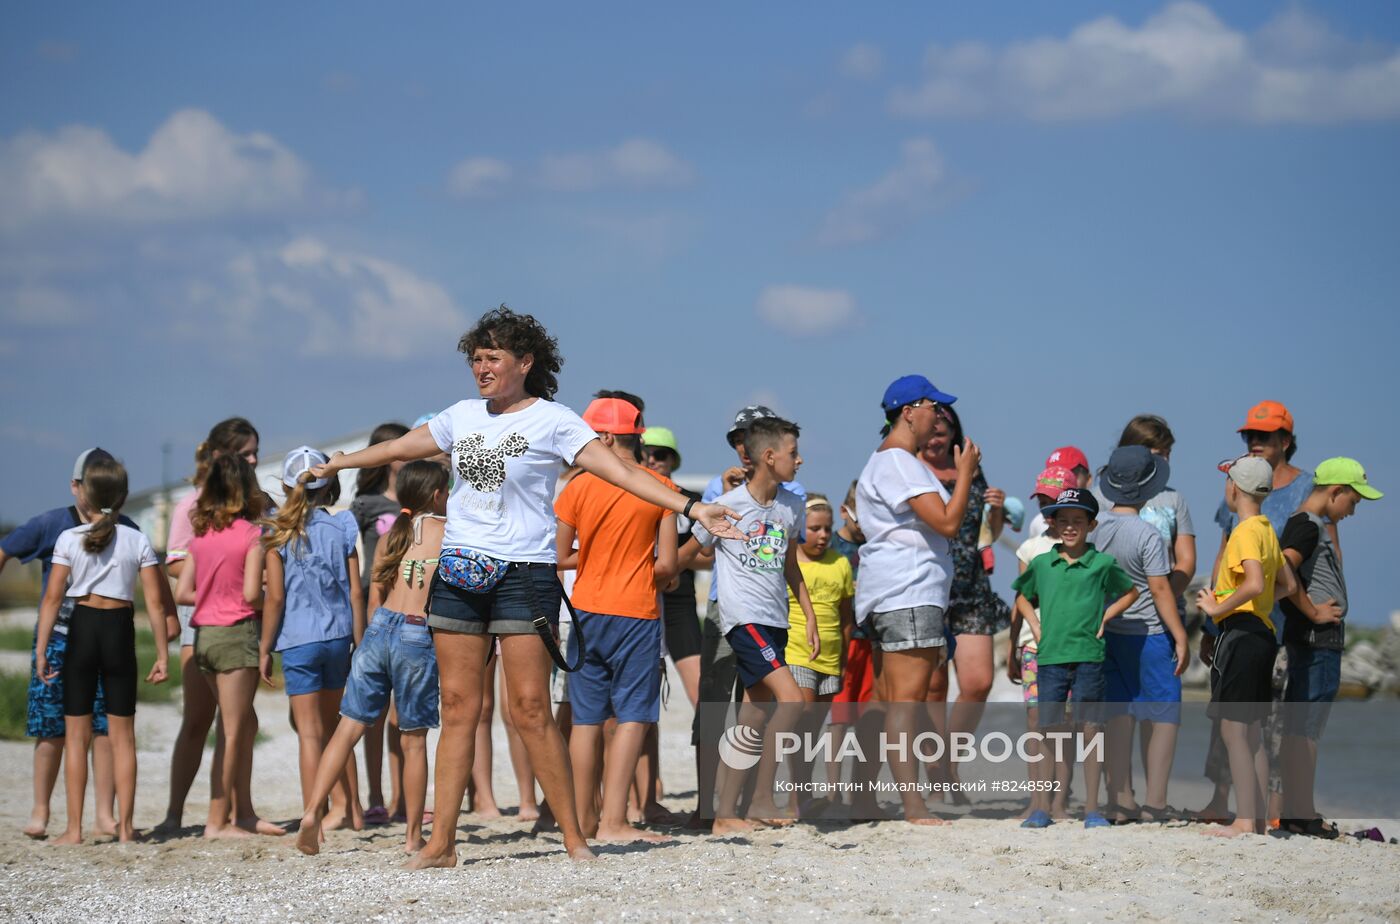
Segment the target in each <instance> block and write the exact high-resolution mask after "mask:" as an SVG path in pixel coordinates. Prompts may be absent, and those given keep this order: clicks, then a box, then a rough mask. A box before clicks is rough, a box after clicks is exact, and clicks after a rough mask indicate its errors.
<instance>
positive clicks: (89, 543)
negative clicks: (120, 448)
mask: <svg viewBox="0 0 1400 924" xmlns="http://www.w3.org/2000/svg"><path fill="white" fill-rule="evenodd" d="M82 491H83V494H84V499H85V500H86V503H87V506H88V507H90V508H91V509H92V510H93V511H95V512H96V513H97V514H98V516H97V518H96V519H95V520H93V521H92V522H91V523H84V524H83V525H82V526H75V527H73V528H72V529H69V530H66V531H64V532H63V533H62V534H61V535H60V536H59V537H58V541H57V543H55V545H54V551H53V570H52V571H51V572H50V574H49V583H48V587H47V589H46V591H45V593H44V601H43V604H42V607H41V609H40V612H39V631H38V635H37V637H36V639H35V643H34V659H35V670H36V673H37V674H38V675H39V678H40V679H41V680H43V681H44V682H45V683H52V682H53V681H54V680H56V679H58V678H59V676H60V674H59V671H58V670H57V669H56V668H52V667H50V666H49V662H48V659H47V657H46V652H47V651H48V647H49V640H50V638H51V636H52V635H53V631H54V626H55V624H56V623H57V622H58V609H59V607H60V606H61V605H62V603H63V598H64V596H65V594H66V595H67V596H70V597H72V598H73V599H74V601H75V605H74V607H73V615H72V618H71V621H70V623H69V627H68V650H67V654H66V657H65V659H64V661H63V669H62V679H63V722H64V732H65V735H64V748H65V749H66V753H65V755H64V757H65V760H64V771H65V779H64V782H65V786H66V788H67V791H68V828H67V830H66V831H65V832H64V833H63V836H62V837H60V838H58V839H57V840H56V841H55V842H54V843H57V844H81V843H82V842H83V796H84V794H85V790H86V789H87V752H88V746H89V744H90V743H91V741H92V708H93V700H94V699H95V698H96V695H97V685H98V683H101V684H102V687H103V689H104V690H105V691H106V697H107V722H108V729H109V732H108V733H109V735H110V736H111V741H112V758H113V770H114V774H115V777H116V789H117V839H118V840H120V841H122V842H127V841H131V840H133V839H134V838H135V837H136V831H135V828H134V826H133V824H132V815H133V811H134V805H135V802H136V678H137V676H138V668H137V666H136V625H135V615H136V612H135V607H134V606H133V604H132V601H133V600H134V599H135V597H136V594H135V590H136V582H137V581H138V580H139V581H140V582H141V590H142V592H143V593H144V594H145V597H146V615H147V617H148V618H149V619H150V622H151V635H152V636H154V638H155V643H156V663H155V665H154V666H152V668H151V671H150V673H149V674H147V675H146V682H147V683H163V682H165V680H166V679H167V677H168V676H169V673H168V658H169V655H168V653H167V645H166V637H165V629H166V625H165V621H166V617H167V616H171V617H173V616H174V615H175V614H174V613H166V612H164V606H163V605H162V603H161V601H162V600H163V599H164V594H163V592H162V589H161V587H162V583H163V582H164V580H165V579H164V576H163V575H162V574H161V569H160V560H159V559H157V558H156V553H155V551H154V550H153V549H152V548H151V543H150V541H149V540H148V539H147V538H146V536H145V534H144V533H142V532H141V531H140V530H137V529H132V528H131V527H130V526H127V525H125V524H122V523H118V522H117V517H118V516H119V515H120V513H121V508H122V504H124V503H126V493H127V478H126V469H125V468H124V467H123V466H122V464H121V463H120V462H118V461H117V460H115V459H101V460H97V461H94V462H92V463H91V464H90V465H88V467H87V468H86V469H85V470H84V472H83V481H82Z"/></svg>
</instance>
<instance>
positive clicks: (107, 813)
mask: <svg viewBox="0 0 1400 924" xmlns="http://www.w3.org/2000/svg"><path fill="white" fill-rule="evenodd" d="M111 728H112V726H111V723H108V725H107V729H108V732H109V733H108V734H106V735H99V734H97V733H95V732H94V733H93V736H92V794H93V796H94V797H95V798H96V800H97V801H96V804H95V805H94V806H93V809H94V812H93V814H94V815H95V816H96V822H95V824H94V825H93V830H94V831H96V832H97V833H98V834H109V835H110V834H116V833H117V819H116V817H115V816H114V815H113V814H112V807H113V804H114V803H115V802H116V797H117V788H116V779H115V776H114V770H113V751H112V739H111V734H110V732H111Z"/></svg>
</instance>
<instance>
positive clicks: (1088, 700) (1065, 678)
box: [1036, 661, 1105, 728]
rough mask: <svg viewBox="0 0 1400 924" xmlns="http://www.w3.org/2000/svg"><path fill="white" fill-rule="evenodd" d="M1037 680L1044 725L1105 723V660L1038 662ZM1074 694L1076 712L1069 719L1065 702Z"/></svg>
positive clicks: (1047, 726) (1042, 725)
mask: <svg viewBox="0 0 1400 924" xmlns="http://www.w3.org/2000/svg"><path fill="white" fill-rule="evenodd" d="M1036 672H1037V674H1038V676H1037V678H1036V680H1037V683H1038V685H1039V687H1040V689H1039V690H1038V691H1037V692H1038V693H1039V698H1040V703H1039V708H1040V727H1041V728H1049V727H1051V726H1054V725H1064V724H1066V722H1071V723H1074V724H1080V723H1087V724H1090V725H1098V724H1099V723H1101V722H1103V695H1104V686H1105V681H1104V670H1103V662H1101V661H1077V662H1074V663H1072V664H1044V663H1038V664H1037V665H1036ZM1071 697H1073V699H1074V714H1073V715H1072V716H1071V717H1070V718H1069V719H1066V718H1065V701H1066V700H1068V699H1070V698H1071Z"/></svg>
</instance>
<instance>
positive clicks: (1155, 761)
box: [1139, 720, 1181, 809]
mask: <svg viewBox="0 0 1400 924" xmlns="http://www.w3.org/2000/svg"><path fill="white" fill-rule="evenodd" d="M1139 727H1140V728H1141V729H1142V732H1141V734H1142V740H1143V751H1144V752H1145V756H1144V757H1143V769H1144V771H1145V772H1146V774H1147V800H1146V802H1144V803H1143V804H1144V805H1146V806H1148V807H1149V808H1155V809H1162V808H1166V806H1167V782H1168V781H1169V780H1170V779H1171V775H1172V764H1173V763H1174V762H1175V761H1176V733H1177V731H1178V729H1180V727H1181V726H1179V725H1177V724H1176V723H1175V722H1152V721H1147V720H1144V721H1143V722H1141V723H1139Z"/></svg>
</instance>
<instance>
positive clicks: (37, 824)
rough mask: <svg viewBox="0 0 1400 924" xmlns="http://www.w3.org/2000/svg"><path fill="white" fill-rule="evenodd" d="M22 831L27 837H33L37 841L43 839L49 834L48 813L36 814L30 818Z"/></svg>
mask: <svg viewBox="0 0 1400 924" xmlns="http://www.w3.org/2000/svg"><path fill="white" fill-rule="evenodd" d="M20 830H21V831H23V832H24V836H25V837H32V838H34V839H35V840H41V839H43V838H44V837H45V836H47V835H48V833H49V816H48V813H47V812H45V813H42V814H41V813H39V812H37V811H36V812H34V813H33V814H31V815H30V816H29V823H28V824H26V825H25V826H24V827H23V828H20Z"/></svg>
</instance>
